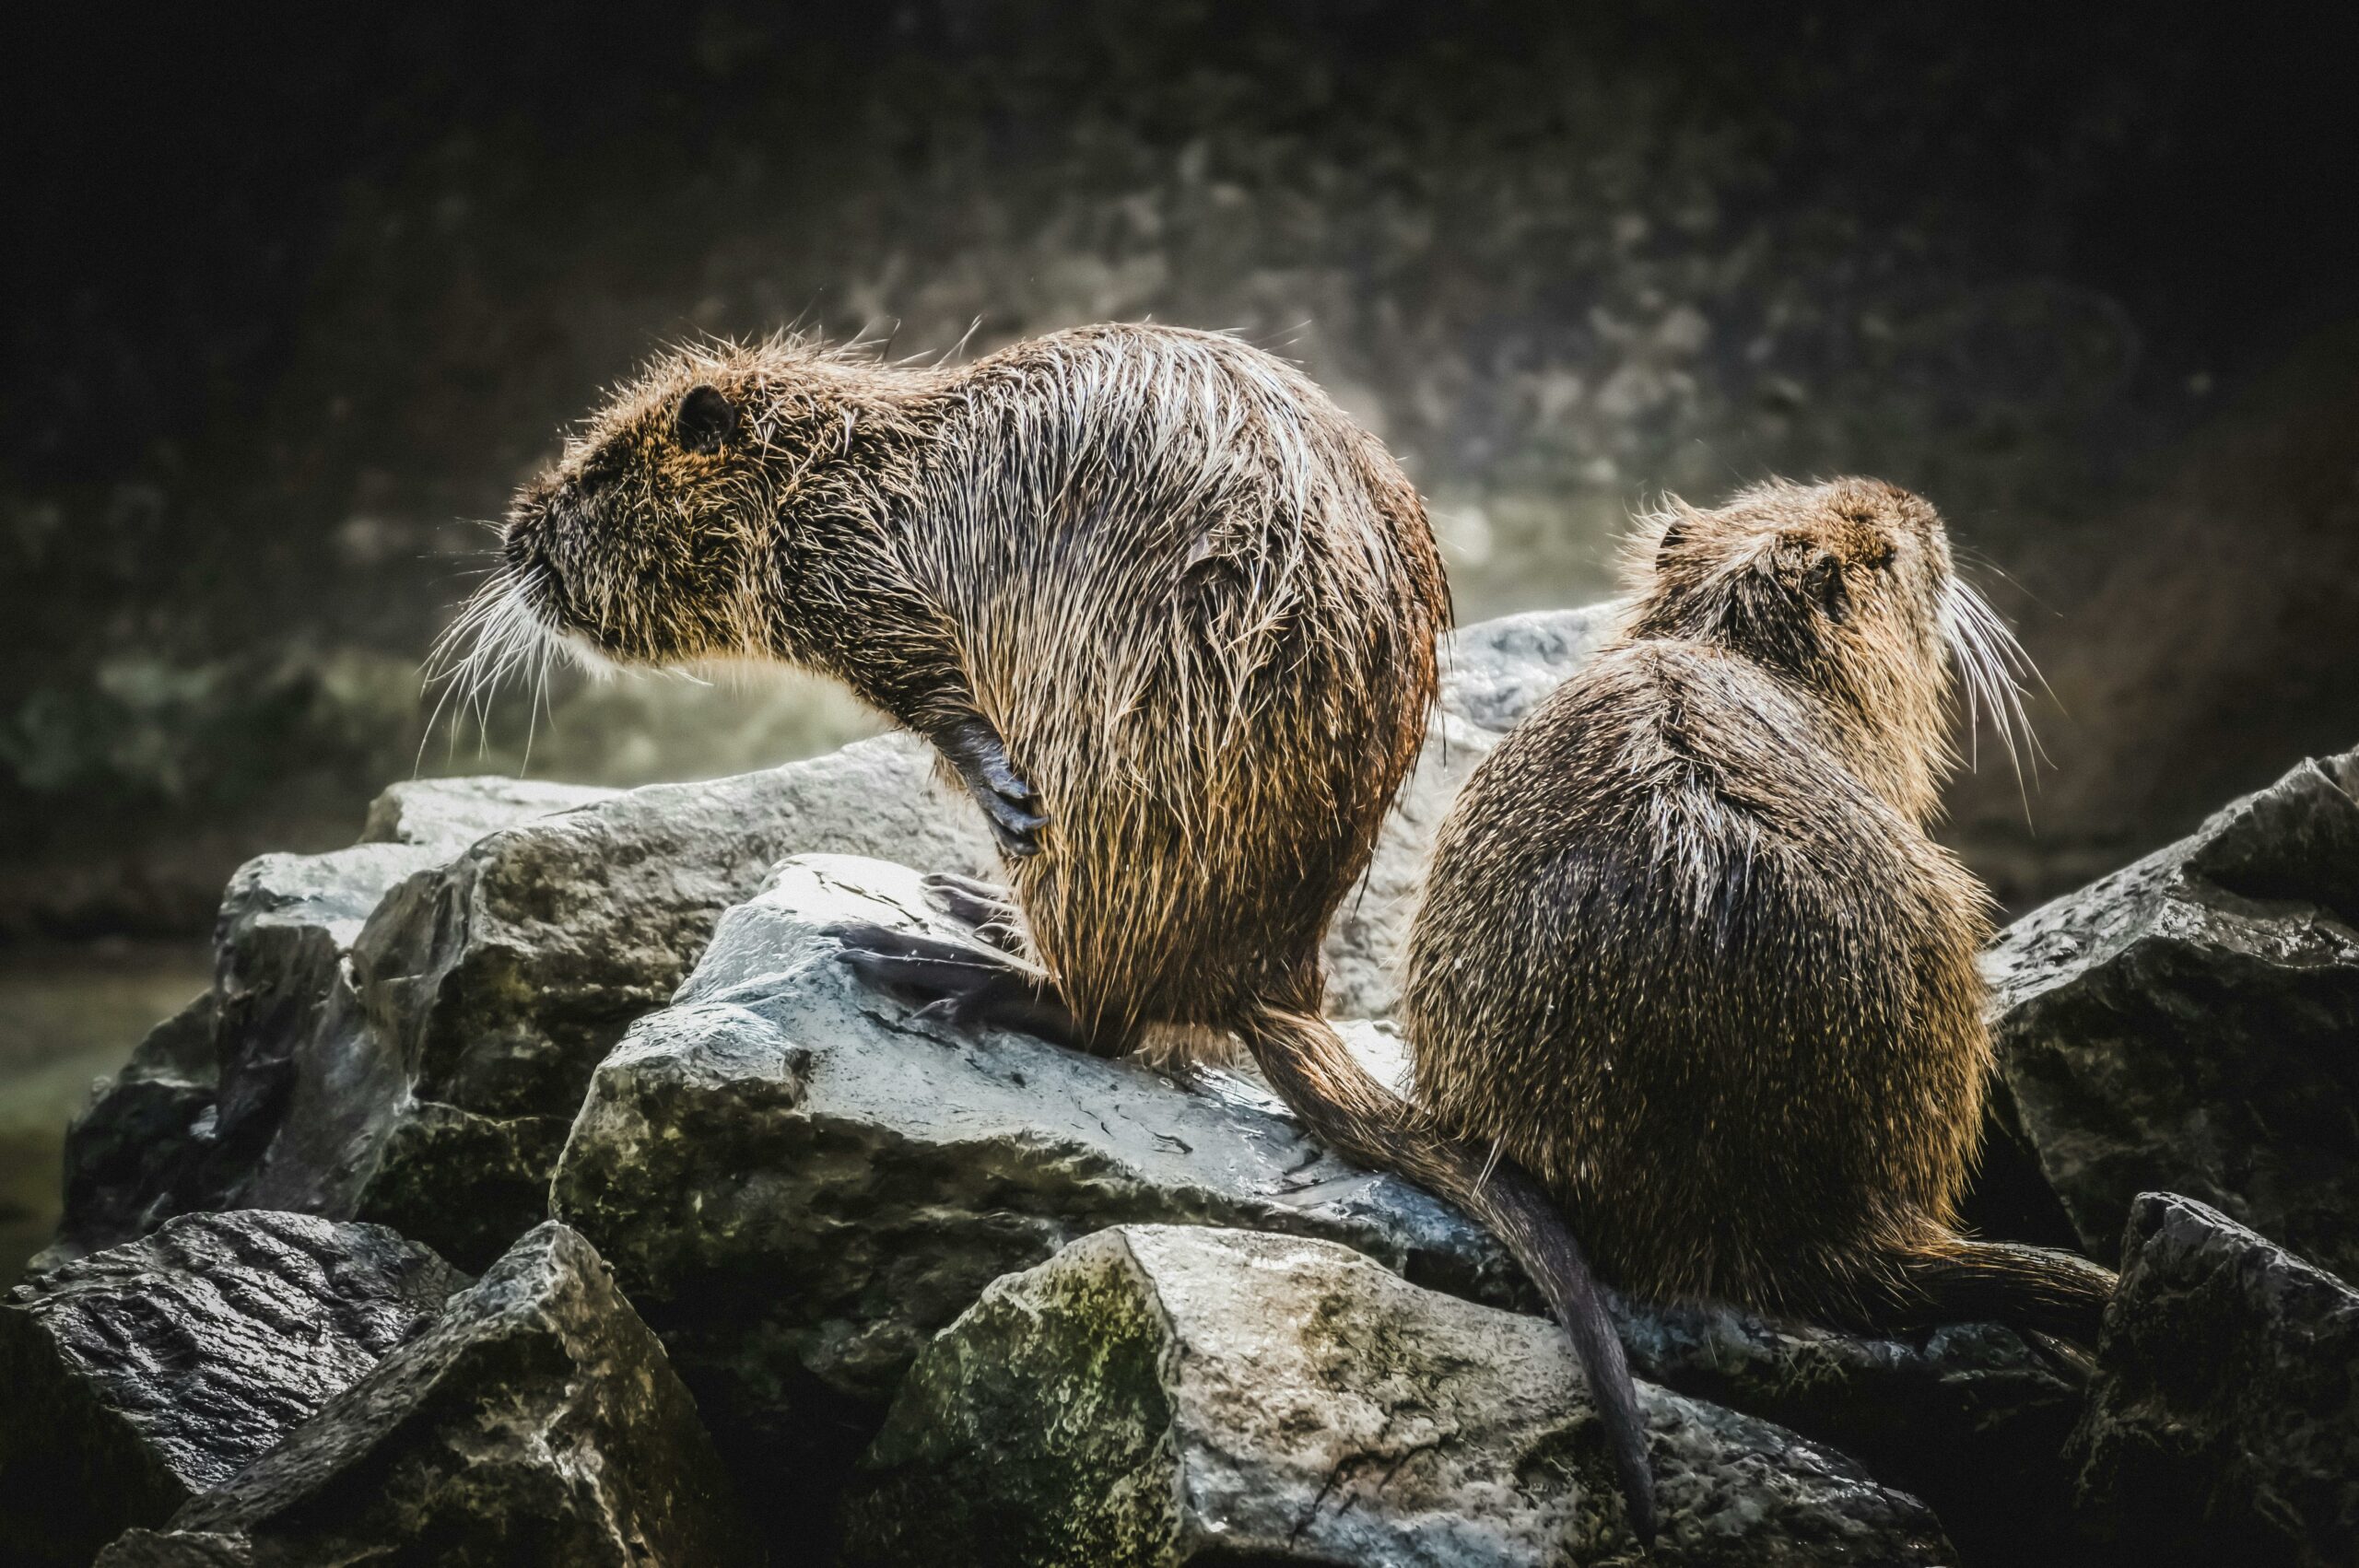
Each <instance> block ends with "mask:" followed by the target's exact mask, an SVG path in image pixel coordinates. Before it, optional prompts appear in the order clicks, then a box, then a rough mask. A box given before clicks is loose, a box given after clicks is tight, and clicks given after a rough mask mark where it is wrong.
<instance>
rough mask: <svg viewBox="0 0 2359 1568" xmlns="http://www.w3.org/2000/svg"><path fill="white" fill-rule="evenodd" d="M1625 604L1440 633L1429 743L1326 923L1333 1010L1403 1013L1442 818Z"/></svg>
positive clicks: (1349, 1014) (1600, 642)
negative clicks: (1407, 960)
mask: <svg viewBox="0 0 2359 1568" xmlns="http://www.w3.org/2000/svg"><path fill="white" fill-rule="evenodd" d="M1620 609H1621V606H1620V605H1619V604H1618V603H1602V604H1590V605H1587V606H1584V607H1583V608H1580V609H1578V610H1542V611H1534V612H1532V613H1531V614H1522V615H1506V616H1502V617H1501V618H1499V619H1497V620H1496V621H1484V622H1482V623H1480V624H1479V625H1476V626H1468V627H1466V628H1465V629H1464V630H1462V631H1460V632H1456V633H1453V634H1452V635H1451V636H1450V637H1449V638H1446V639H1445V640H1444V642H1443V644H1442V689H1441V703H1440V706H1439V707H1438V708H1436V710H1435V712H1434V716H1433V719H1432V720H1431V722H1430V723H1429V724H1428V725H1427V726H1426V745H1425V750H1424V751H1423V752H1422V753H1420V754H1419V755H1418V758H1417V766H1415V767H1414V769H1413V770H1412V771H1411V772H1410V775H1409V778H1408V779H1407V781H1406V782H1405V783H1403V784H1402V787H1401V794H1400V798H1399V799H1398V800H1396V801H1395V802H1393V806H1392V813H1391V815H1390V816H1389V817H1387V818H1386V819H1385V823H1384V829H1383V831H1382V832H1381V833H1380V834H1379V835H1378V837H1377V840H1376V853H1375V855H1374V856H1373V857H1372V858H1371V859H1370V860H1369V861H1368V869H1367V874H1366V875H1365V876H1363V877H1362V879H1361V880H1360V883H1359V884H1358V885H1357V886H1356V887H1355V888H1353V890H1352V892H1351V894H1350V895H1348V896H1347V897H1346V898H1345V899H1344V906H1343V907H1342V908H1340V909H1338V910H1337V911H1336V912H1335V919H1334V923H1333V924H1332V926H1330V927H1329V928H1328V931H1327V942H1326V957H1327V1011H1328V1012H1331V1013H1333V1014H1334V1015H1336V1016H1337V1017H1340V1018H1389V1017H1391V1015H1392V1014H1393V1013H1395V1012H1398V1011H1400V1005H1401V986H1400V972H1401V953H1402V947H1403V946H1404V945H1405V944H1406V943H1407V942H1408V940H1409V924H1410V922H1411V921H1412V920H1414V919H1415V918H1416V913H1417V906H1418V904H1419V902H1420V898H1421V889H1422V888H1423V887H1424V885H1425V876H1426V856H1427V855H1429V854H1430V853H1431V852H1432V850H1433V842H1434V835H1435V834H1436V833H1437V832H1438V831H1439V830H1440V828H1441V819H1442V818H1443V816H1445V815H1446V814H1448V813H1449V807H1450V803H1451V802H1454V801H1455V800H1457V799H1458V791H1459V790H1461V788H1463V787H1464V785H1465V783H1466V780H1467V778H1468V777H1469V776H1470V775H1472V774H1473V771H1474V766H1475V765H1476V764H1477V763H1479V762H1481V761H1482V760H1483V759H1484V758H1485V757H1486V756H1488V755H1491V750H1492V748H1493V747H1495V746H1496V745H1497V744H1498V743H1499V740H1500V737H1502V736H1503V735H1505V734H1506V733H1507V732H1508V731H1509V730H1511V729H1513V728H1514V727H1515V725H1516V722H1517V720H1520V719H1521V718H1522V717H1523V716H1524V715H1525V714H1526V713H1529V712H1531V711H1532V708H1534V707H1535V706H1537V705H1538V703H1539V701H1540V699H1541V698H1542V697H1543V696H1547V695H1548V694H1549V693H1550V692H1551V691H1554V690H1555V687H1556V685H1557V683H1559V682H1560V681H1562V680H1564V679H1565V677H1566V676H1567V675H1569V674H1571V673H1573V672H1574V671H1575V670H1578V669H1579V668H1580V666H1581V665H1582V664H1584V663H1586V662H1587V661H1588V660H1589V658H1590V655H1591V654H1593V653H1595V652H1596V651H1597V650H1598V649H1600V648H1601V647H1602V646H1604V644H1605V641H1606V639H1607V638H1609V637H1611V636H1612V635H1613V632H1614V620H1615V617H1616V615H1617V614H1618V613H1619V611H1620Z"/></svg>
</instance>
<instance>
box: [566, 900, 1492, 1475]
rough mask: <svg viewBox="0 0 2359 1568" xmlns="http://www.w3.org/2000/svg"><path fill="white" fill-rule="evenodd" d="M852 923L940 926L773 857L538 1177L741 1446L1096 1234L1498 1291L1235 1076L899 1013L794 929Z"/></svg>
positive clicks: (817, 1413) (799, 1418)
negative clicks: (1223, 1241) (1354, 1264)
mask: <svg viewBox="0 0 2359 1568" xmlns="http://www.w3.org/2000/svg"><path fill="white" fill-rule="evenodd" d="M851 919H859V920H870V921H875V922H879V923H882V924H886V925H890V926H893V927H896V928H899V929H910V930H933V931H935V932H937V933H940V934H950V933H953V932H955V931H956V930H957V928H956V927H953V926H950V925H948V924H947V923H945V922H944V921H942V920H941V919H940V918H939V917H938V916H936V915H934V914H933V911H932V910H931V908H930V907H928V905H927V904H926V902H925V899H924V895H923V893H922V890H921V879H920V875H919V873H918V872H913V871H910V870H907V869H905V868H902V867H899V866H894V865H888V864H886V863H884V862H882V861H875V860H855V859H852V858H850V857H844V856H829V855H813V856H801V857H797V858H796V859H794V860H789V861H787V862H786V863H785V864H783V865H782V866H780V868H779V872H778V874H777V876H776V878H775V879H774V880H773V883H772V884H771V886H770V887H769V888H768V889H767V890H765V891H764V892H763V893H762V894H761V895H759V896H758V897H757V898H755V899H753V900H752V901H751V902H749V903H746V904H744V905H741V906H739V907H736V908H734V909H732V910H731V911H729V913H728V914H727V915H726V916H724V917H723V918H722V922H721V926H720V929H719V930H717V931H716V932H715V933H714V935H713V940H712V944H711V947H710V950H709V951H708V952H707V953H706V954H705V957H704V960H703V962H702V963H701V964H700V965H698V969H697V971H696V973H695V974H694V975H693V976H692V977H690V978H689V980H688V982H687V984H686V985H685V986H684V987H682V989H681V992H680V996H679V998H678V1000H676V1001H675V1003H674V1004H673V1005H672V1006H671V1007H669V1008H666V1009H664V1010H663V1011H662V1012H657V1013H655V1014H653V1015H651V1016H650V1017H648V1018H645V1019H642V1020H641V1021H640V1023H639V1024H637V1025H636V1026H634V1028H633V1029H632V1030H631V1032H630V1034H629V1035H628V1036H626V1038H625V1039H624V1041H623V1043H622V1045H621V1046H620V1047H617V1048H616V1051H615V1052H614V1054H613V1055H612V1056H610V1057H609V1058H608V1059H606V1060H605V1062H604V1064H603V1065H601V1066H600V1067H599V1069H598V1071H597V1073H596V1075H595V1076H594V1078H593V1081H592V1083H591V1088H590V1093H589V1096H588V1098H587V1100H586V1101H585V1102H584V1104H583V1106H582V1109H581V1118H580V1119H579V1120H578V1121H577V1122H575V1124H574V1127H573V1132H572V1136H571V1138H570V1140H569V1141H568V1142H567V1144H566V1147H565V1153H564V1156H563V1158H562V1160H561V1161H560V1162H559V1164H558V1166H557V1177H556V1180H555V1183H554V1185H553V1192H552V1197H553V1205H554V1209H555V1211H556V1213H557V1215H558V1216H559V1217H560V1218H562V1219H563V1220H565V1221H566V1222H567V1223H569V1224H572V1225H574V1226H576V1227H578V1228H579V1229H580V1230H581V1232H582V1233H583V1234H584V1235H588V1236H589V1237H590V1238H591V1239H592V1240H593V1241H594V1242H595V1243H596V1244H597V1246H598V1247H599V1249H600V1251H601V1252H602V1253H603V1254H604V1256H605V1257H606V1258H608V1259H609V1260H610V1261H611V1262H612V1263H613V1264H614V1266H615V1268H616V1270H617V1272H618V1273H619V1275H620V1276H621V1278H622V1280H623V1282H624V1285H625V1287H626V1288H627V1289H628V1291H629V1293H630V1295H631V1299H632V1300H633V1301H634V1302H635V1303H636V1304H637V1305H639V1308H640V1311H641V1312H643V1313H644V1314H645V1315H646V1316H647V1320H648V1321H649V1322H650V1323H651V1324H652V1325H653V1326H654V1327H655V1328H656V1329H657V1331H658V1332H659V1333H661V1334H662V1335H663V1338H664V1341H665V1343H666V1344H667V1345H668V1346H669V1347H670V1348H671V1350H672V1353H673V1355H674V1357H675V1359H676V1360H677V1361H678V1362H679V1363H680V1365H681V1369H682V1373H683V1375H685V1376H687V1378H688V1380H689V1383H690V1386H691V1387H693V1388H695V1389H696V1390H697V1394H698V1398H699V1400H701V1401H702V1402H703V1403H704V1405H705V1407H706V1409H707V1410H708V1411H709V1413H710V1415H711V1418H712V1420H713V1422H714V1425H715V1428H716V1431H718V1432H720V1433H722V1436H723V1440H724V1442H725V1443H734V1445H737V1446H738V1447H739V1449H740V1451H741V1452H744V1453H747V1454H753V1455H758V1456H761V1457H762V1458H761V1462H763V1463H765V1464H775V1463H779V1462H781V1460H780V1456H781V1455H784V1454H808V1455H809V1458H808V1463H809V1464H810V1465H811V1466H814V1467H818V1468H821V1469H824V1468H826V1467H827V1462H828V1459H829V1457H830V1456H829V1454H827V1453H824V1452H812V1450H813V1447H814V1445H819V1446H821V1447H823V1448H826V1449H831V1450H839V1446H840V1444H841V1442H842V1436H841V1433H843V1432H844V1431H847V1430H849V1431H859V1430H863V1429H873V1427H874V1423H875V1422H876V1420H877V1418H878V1417H879V1416H880V1415H881V1413H882V1410H883V1409H884V1406H885V1404H886V1401H887V1400H888V1399H889V1398H891V1397H892V1393H893V1390H894V1388H895V1387H897V1386H898V1383H899V1381H900V1378H901V1375H902V1374H903V1373H904V1372H905V1371H906V1369H907V1368H908V1366H909V1363H910V1361H911V1359H912V1358H913V1357H914V1356H915V1355H916V1353H917V1352H918V1349H919V1348H920V1347H921V1345H922V1344H923V1343H924V1342H925V1340H927V1339H928V1338H929V1337H930V1336H932V1335H933V1333H934V1331H935V1330H937V1329H939V1328H942V1327H943V1326H944V1325H945V1324H947V1323H948V1322H949V1321H950V1320H951V1319H952V1318H953V1317H956V1316H957V1315H958V1314H959V1313H960V1312H961V1311H963V1310H964V1309H965V1308H966V1307H967V1306H968V1304H969V1303H971V1302H972V1301H973V1300H974V1299H975V1297H976V1296H977V1295H979V1294H980V1293H981V1292H982V1290H983V1287H984V1286H986V1285H988V1284H989V1283H990V1282H991V1281H992V1280H994V1279H997V1278H998V1277H999V1276H1000V1275H1002V1274H1004V1273H1007V1272H1009V1271H1011V1270H1018V1269H1024V1268H1027V1267H1029V1266H1031V1265H1032V1264H1035V1263H1038V1262H1039V1261H1041V1260H1042V1259H1044V1258H1048V1257H1049V1256H1050V1254H1052V1253H1054V1252H1055V1251H1056V1250H1057V1249H1058V1248H1059V1247H1060V1246H1063V1245H1064V1244H1065V1243H1067V1242H1069V1241H1071V1240H1073V1239H1074V1238H1076V1237H1078V1236H1080V1235H1086V1234H1087V1233H1088V1232H1090V1231H1094V1230H1097V1229H1099V1228H1100V1227H1102V1226H1104V1225H1108V1224H1113V1223H1121V1222H1124V1221H1129V1220H1141V1219H1168V1220H1184V1221H1203V1222H1210V1223H1233V1224H1240V1225H1247V1226H1254V1227H1260V1228H1266V1229H1273V1230H1287V1231H1296V1232H1301V1233H1306V1234H1312V1235H1327V1236H1332V1237H1336V1238H1338V1239H1341V1240H1344V1241H1347V1242H1349V1243H1351V1244H1352V1245H1354V1246H1358V1247H1361V1248H1362V1249H1364V1250H1366V1251H1367V1252H1370V1253H1372V1254H1374V1255H1375V1256H1377V1257H1379V1258H1382V1259H1384V1260H1385V1261H1386V1262H1388V1263H1390V1264H1392V1265H1395V1266H1397V1267H1400V1268H1402V1269H1404V1270H1407V1271H1409V1272H1410V1273H1411V1274H1412V1275H1413V1276H1414V1277H1415V1278H1419V1279H1424V1280H1432V1281H1438V1282H1445V1283H1447V1284H1449V1286H1450V1287H1451V1288H1454V1289H1457V1290H1460V1291H1462V1292H1469V1293H1481V1294H1485V1295H1488V1296H1491V1297H1493V1298H1495V1299H1513V1294H1514V1293H1515V1292H1516V1291H1517V1290H1518V1289H1519V1288H1520V1277H1519V1276H1518V1275H1517V1274H1516V1273H1515V1270H1514V1269H1513V1266H1512V1264H1510V1263H1509V1262H1508V1260H1507V1259H1506V1258H1505V1257H1504V1255H1503V1254H1501V1253H1500V1252H1499V1251H1498V1249H1497V1248H1496V1246H1493V1245H1492V1244H1491V1243H1490V1242H1489V1240H1488V1238H1487V1237H1485V1236H1484V1235H1481V1234H1480V1233H1479V1232H1477V1231H1475V1230H1474V1229H1473V1227H1472V1226H1470V1225H1468V1224H1467V1223H1465V1222H1464V1221H1463V1220H1461V1218H1459V1217H1458V1216H1457V1215H1456V1214H1455V1213H1454V1212H1452V1211H1449V1209H1447V1208H1445V1207H1444V1206H1443V1205H1441V1204H1440V1203H1438V1202H1437V1201H1436V1200H1435V1199H1431V1198H1428V1197H1426V1195H1425V1194H1424V1193H1422V1192H1419V1191H1417V1190H1416V1189H1414V1188H1411V1187H1409V1186H1407V1185H1406V1184H1404V1183H1402V1182H1400V1181H1399V1180H1397V1179H1395V1178H1392V1177H1390V1176H1370V1175H1368V1174H1367V1173H1364V1172H1361V1171H1357V1170H1355V1169H1353V1168H1352V1167H1350V1166H1348V1165H1345V1164H1342V1163H1341V1162H1339V1161H1337V1160H1335V1159H1334V1158H1333V1157H1332V1156H1330V1155H1327V1154H1325V1153H1322V1152H1321V1151H1320V1149H1319V1148H1318V1147H1317V1146H1316V1145H1314V1144H1312V1143H1311V1142H1309V1141H1308V1140H1307V1139H1306V1138H1305V1137H1304V1135H1303V1134H1302V1132H1301V1130H1300V1129H1298V1128H1297V1127H1296V1126H1295V1124H1294V1123H1293V1122H1292V1121H1290V1120H1289V1119H1288V1118H1287V1117H1285V1113H1284V1110H1283V1108H1282V1107H1281V1106H1279V1105H1278V1103H1277V1102H1276V1101H1275V1100H1274V1099H1273V1097H1271V1096H1270V1095H1269V1094H1268V1093H1267V1092H1266V1091H1265V1090H1262V1089H1260V1088H1259V1087H1258V1086H1257V1085H1255V1084H1253V1083H1252V1082H1249V1081H1247V1080H1245V1079H1242V1078H1238V1077H1234V1076H1231V1075H1229V1074H1227V1073H1224V1072H1209V1073H1206V1074H1204V1075H1203V1078H1202V1081H1201V1082H1200V1084H1199V1085H1198V1088H1197V1090H1196V1091H1195V1092H1190V1091H1189V1090H1187V1089H1183V1088H1180V1087H1179V1086H1178V1085H1176V1084H1175V1083H1174V1082H1172V1081H1171V1080H1170V1079H1168V1078H1165V1077H1163V1076H1160V1075H1158V1074H1157V1073H1156V1072H1154V1071H1150V1070H1149V1069H1147V1068H1146V1067H1144V1066H1142V1065H1140V1064H1138V1063H1136V1062H1131V1061H1108V1060H1104V1059H1099V1058H1096V1057H1091V1056H1086V1055H1083V1054H1081V1053H1079V1052H1075V1051H1069V1050H1065V1049H1062V1048H1061V1047H1056V1046H1052V1045H1050V1044H1048V1043H1047V1042H1045V1041H1042V1040H1039V1039H1037V1038H1035V1037H1033V1036H1028V1035H1023V1034H1018V1033H1014V1032H1007V1031H998V1030H983V1031H974V1030H966V1029H958V1028H954V1027H952V1026H950V1025H949V1024H945V1023H941V1022H937V1021H933V1020H930V1019H921V1018H919V1017H916V1016H914V1012H913V1010H912V1009H911V1008H910V1006H908V1005H906V1004H904V1003H902V1002H901V1001H898V1000H894V999H892V998H890V997H887V996H885V995H883V994H880V993H877V992H873V991H871V990H869V989H866V988H865V987H863V985H862V984H861V983H860V981H859V980H858V979H856V978H855V977H853V975H852V974H851V971H850V970H849V969H848V968H846V967H845V966H844V965H841V964H840V963H839V962H837V960H836V956H835V955H836V953H837V951H838V944H837V942H835V941H834V939H833V938H831V937H827V936H826V935H823V934H821V928H824V927H826V926H827V925H830V924H833V923H837V922H840V921H844V920H851ZM833 1457H834V1458H835V1460H836V1461H837V1465H836V1468H838V1469H840V1464H841V1462H842V1461H843V1460H845V1459H848V1458H849V1455H848V1454H843V1453H841V1452H840V1451H838V1452H836V1453H835V1454H834V1455H833ZM804 1463H805V1461H804V1459H801V1458H798V1459H796V1460H795V1461H793V1464H794V1468H796V1469H798V1470H800V1469H803V1468H804Z"/></svg>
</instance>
